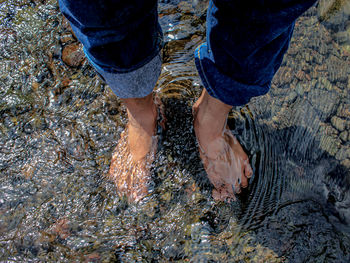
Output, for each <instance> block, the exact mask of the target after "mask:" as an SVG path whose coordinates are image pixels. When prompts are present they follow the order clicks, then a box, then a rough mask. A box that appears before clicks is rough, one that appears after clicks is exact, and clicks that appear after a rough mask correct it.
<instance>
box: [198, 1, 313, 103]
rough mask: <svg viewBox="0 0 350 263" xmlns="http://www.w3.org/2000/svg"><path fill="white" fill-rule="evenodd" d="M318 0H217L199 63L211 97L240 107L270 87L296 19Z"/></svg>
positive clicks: (208, 24) (210, 13) (201, 47)
mask: <svg viewBox="0 0 350 263" xmlns="http://www.w3.org/2000/svg"><path fill="white" fill-rule="evenodd" d="M315 2H316V0H250V1H230V0H213V1H211V2H210V5H209V8H208V14H207V42H206V43H204V44H202V45H201V46H199V47H198V48H197V49H196V51H195V62H196V66H197V70H198V72H199V75H200V77H201V79H202V82H203V85H204V87H205V88H206V90H207V91H208V93H209V94H210V95H211V96H213V97H215V98H217V99H219V100H220V101H222V102H224V103H226V104H229V105H232V106H239V105H243V104H246V103H247V102H249V100H250V99H251V98H252V97H255V96H259V95H263V94H265V93H267V92H268V91H269V89H270V84H271V80H272V78H273V76H274V74H275V73H276V71H277V70H278V68H279V66H280V64H281V62H282V59H283V55H284V53H285V52H286V51H287V49H288V46H289V42H290V39H291V36H292V33H293V28H294V22H295V20H296V18H298V16H300V15H301V14H302V13H303V12H304V11H306V10H307V9H308V8H309V7H311V6H312V5H313V4H314V3H315Z"/></svg>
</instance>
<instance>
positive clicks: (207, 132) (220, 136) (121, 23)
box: [59, 0, 316, 200]
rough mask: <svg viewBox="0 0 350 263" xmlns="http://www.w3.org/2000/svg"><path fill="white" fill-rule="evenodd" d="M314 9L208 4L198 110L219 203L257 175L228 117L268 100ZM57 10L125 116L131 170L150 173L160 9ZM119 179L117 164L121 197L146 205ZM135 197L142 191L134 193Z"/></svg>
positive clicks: (276, 2) (132, 182)
mask: <svg viewBox="0 0 350 263" xmlns="http://www.w3.org/2000/svg"><path fill="white" fill-rule="evenodd" d="M245 2H247V1H245ZM314 2H316V0H267V1H266V0H264V1H263V0H254V1H249V3H248V4H247V3H242V1H229V0H212V1H210V5H209V9H208V15H207V42H206V43H203V44H202V45H201V46H199V47H198V48H197V50H196V53H195V62H196V66H197V69H198V72H199V75H200V77H201V80H202V82H203V85H204V87H205V89H204V90H203V93H202V96H201V97H200V98H199V99H198V101H197V102H196V103H195V105H194V108H193V109H194V128H195V133H196V137H197V140H198V143H199V148H200V154H201V158H202V160H203V163H204V167H205V169H206V171H207V174H208V176H209V179H210V181H211V182H212V183H213V185H214V190H215V191H214V193H215V194H213V196H214V197H215V198H217V199H220V200H225V199H227V198H229V199H230V198H231V199H234V194H235V193H238V192H239V191H240V187H241V186H242V187H245V186H247V184H248V178H249V177H250V176H251V174H252V169H251V167H250V165H249V162H248V157H247V155H246V154H245V153H244V151H243V149H242V147H241V146H240V145H239V143H238V142H237V140H236V139H235V138H234V136H233V135H232V134H231V133H230V132H229V131H228V130H227V127H226V119H227V115H228V112H229V111H230V109H231V107H232V106H238V105H244V104H246V103H247V102H249V100H250V99H251V98H252V97H255V96H260V95H263V94H265V93H267V92H268V90H269V88H270V83H271V80H272V78H273V76H274V74H275V72H276V71H277V69H278V68H279V66H280V64H281V61H282V58H283V55H284V53H285V52H286V50H287V49H288V45H289V41H290V38H291V35H292V32H293V27H294V21H295V19H296V18H297V17H298V16H299V15H301V14H302V13H303V12H304V11H305V10H306V9H307V8H309V7H310V6H311V5H312V4H314ZM59 3H60V8H61V10H62V12H63V14H64V15H65V16H66V18H67V19H68V20H69V21H70V23H71V25H72V28H73V30H74V32H75V34H76V36H77V38H78V39H79V41H81V42H82V44H83V46H84V51H85V54H86V56H87V58H88V59H89V61H90V62H91V64H92V65H93V66H94V67H95V69H96V70H97V72H98V73H99V74H100V75H101V76H102V78H104V80H105V81H106V83H107V84H108V85H109V86H110V87H111V89H112V90H113V92H114V93H115V94H116V95H117V96H119V97H120V98H121V100H122V101H123V103H124V105H125V106H126V108H127V113H128V117H129V124H128V129H127V133H128V134H127V140H126V141H127V142H126V145H127V148H128V152H129V153H130V155H131V156H132V159H133V161H134V162H133V163H130V164H129V166H130V165H135V163H138V164H140V167H141V168H140V169H141V170H142V169H147V168H145V166H147V165H145V162H144V160H146V159H147V158H148V157H147V156H149V155H150V152H152V151H153V150H152V149H153V148H154V147H153V145H154V133H155V125H156V119H157V110H156V105H155V103H154V101H153V99H152V95H151V93H152V90H153V88H154V86H155V83H156V81H157V79H158V77H159V74H160V70H161V59H160V56H159V52H160V49H161V45H162V41H161V29H160V26H159V24H158V14H157V1H156V0H149V1H143V0H130V1H122V0H109V1H104V0H84V1H83V0H60V1H59ZM119 150H120V149H119ZM151 155H152V154H151ZM125 158H126V157H125ZM115 159H118V158H114V159H113V160H115ZM119 159H120V158H119ZM148 159H150V160H151V159H152V158H148ZM113 160H112V161H113ZM120 162H123V160H120ZM121 165H122V164H121ZM113 167H114V168H113ZM116 167H117V168H116ZM142 167H143V168H142ZM112 168H113V169H112ZM124 170H125V169H124ZM124 170H123V171H124ZM126 170H128V171H130V170H132V169H130V167H129V168H128V169H126ZM134 170H135V169H134ZM136 170H137V169H136ZM120 171H121V169H120V168H119V167H118V165H117V164H115V161H113V162H112V165H111V171H110V173H111V177H113V178H114V179H115V181H116V182H117V186H118V189H119V191H121V192H123V193H127V194H128V196H131V197H130V199H131V200H138V199H140V198H141V197H142V196H143V195H144V194H145V193H146V192H147V190H145V188H144V187H141V188H142V189H141V190H140V185H142V184H144V181H145V180H143V179H142V178H141V179H140V178H138V176H137V175H135V174H133V175H128V174H127V173H124V175H123V177H120V175H119V174H118V173H120ZM136 172H137V173H140V172H139V171H136ZM141 174H142V173H141ZM135 178H136V179H135ZM118 181H119V182H118ZM138 187H139V189H138ZM132 189H138V190H136V192H135V191H134V193H132V192H133V190H132ZM135 193H136V194H135Z"/></svg>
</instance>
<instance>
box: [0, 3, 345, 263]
mask: <svg viewBox="0 0 350 263" xmlns="http://www.w3.org/2000/svg"><path fill="white" fill-rule="evenodd" d="M329 3H332V4H329ZM159 13H160V23H161V25H162V27H163V31H164V41H165V47H164V49H163V51H162V52H163V61H164V63H163V69H162V74H161V76H160V79H159V81H158V83H157V86H156V92H157V93H158V95H159V97H160V98H161V99H162V101H163V103H164V105H165V108H166V118H167V126H168V127H167V130H166V131H164V132H163V134H162V137H161V140H160V141H159V149H158V152H157V156H156V161H155V162H154V166H153V168H152V178H153V181H154V184H153V187H152V191H151V193H150V194H149V195H148V196H147V198H146V199H145V200H144V201H143V202H141V203H139V204H128V203H127V202H126V200H125V199H123V198H119V197H118V195H117V193H116V190H115V186H114V185H113V184H112V183H111V182H109V181H108V180H106V179H105V177H104V176H105V175H106V174H107V172H108V169H109V165H110V159H111V155H112V151H113V149H114V147H115V145H116V144H117V141H118V139H119V137H120V134H121V132H122V131H123V129H124V127H125V124H126V119H125V109H124V108H123V107H122V106H121V105H120V101H119V100H118V98H117V97H115V96H114V95H113V94H112V92H111V91H110V89H109V88H108V87H107V86H106V85H105V84H104V83H103V82H102V81H101V80H100V79H99V77H98V76H97V75H96V74H95V72H94V70H93V69H92V67H91V66H90V65H89V64H88V62H87V61H86V59H85V58H84V56H83V53H82V49H81V46H80V44H79V43H78V42H77V40H76V39H75V37H74V35H73V34H72V32H71V29H70V27H69V25H68V23H67V21H66V20H65V19H63V17H62V15H61V14H60V12H59V9H58V5H57V3H56V1H54V0H0V21H1V23H0V120H1V122H0V172H1V173H0V188H1V189H0V261H1V262H350V92H349V91H350V77H349V75H350V22H349V17H350V1H347V0H335V1H320V3H319V5H318V6H316V7H313V8H312V9H310V10H309V11H307V13H305V14H304V15H303V16H302V17H300V18H299V19H298V21H297V23H296V27H295V32H294V37H293V39H292V42H291V46H290V49H289V51H288V53H287V54H286V56H285V58H284V61H283V64H282V66H281V68H280V70H279V71H278V73H277V74H276V76H275V78H274V80H273V85H272V88H271V91H270V92H269V93H268V94H267V95H265V96H262V97H258V98H255V99H253V100H252V101H251V102H250V103H249V104H248V105H246V106H244V107H239V108H234V109H233V111H232V113H231V114H230V119H229V126H230V128H231V129H232V132H233V133H234V134H235V135H236V137H237V138H238V139H239V141H240V142H241V144H242V145H243V146H244V148H245V149H246V150H247V152H248V154H249V157H250V161H251V163H252V166H253V169H254V176H253V178H252V179H250V184H249V187H248V189H247V190H246V191H244V193H242V194H241V195H240V196H239V197H238V199H237V201H236V202H233V203H224V202H216V201H214V200H213V199H212V197H211V190H212V186H211V185H210V183H209V181H208V179H207V177H206V175H205V171H204V169H203V166H202V164H201V161H200V159H199V154H198V151H197V146H196V141H195V137H194V132H193V129H192V115H191V106H192V104H193V102H194V101H195V99H196V98H197V97H198V95H199V94H200V92H201V89H202V86H201V83H200V80H199V77H198V74H197V72H196V70H195V66H194V61H193V52H194V49H195V48H196V47H197V46H198V44H200V43H202V42H203V41H204V40H205V16H206V2H205V1H194V2H192V1H178V0H169V1H166V0H161V1H160V4H159Z"/></svg>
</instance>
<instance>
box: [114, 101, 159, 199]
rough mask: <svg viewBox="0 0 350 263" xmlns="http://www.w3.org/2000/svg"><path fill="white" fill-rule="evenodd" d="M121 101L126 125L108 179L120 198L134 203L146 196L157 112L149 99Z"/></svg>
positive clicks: (154, 142)
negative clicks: (126, 119) (124, 196)
mask: <svg viewBox="0 0 350 263" xmlns="http://www.w3.org/2000/svg"><path fill="white" fill-rule="evenodd" d="M130 100H131V101H130ZM135 100H136V102H135ZM137 100H139V101H137ZM123 101H124V103H125V105H126V107H127V113H128V117H129V122H128V124H127V128H126V129H125V130H124V131H123V133H122V134H121V137H120V140H119V141H118V144H117V146H116V148H115V150H114V152H113V155H112V160H111V165H110V169H109V178H110V179H111V180H113V181H114V183H115V185H116V187H117V190H118V193H119V194H120V195H126V196H127V198H128V200H129V202H134V201H135V202H137V201H139V200H141V199H142V198H143V197H144V196H145V195H147V193H148V187H147V185H148V182H149V180H150V177H151V176H150V166H151V164H152V162H153V161H154V157H155V154H156V150H157V137H156V136H155V132H156V122H157V108H156V105H155V104H154V102H153V98H152V96H151V97H149V96H147V97H146V98H143V99H127V100H125V99H124V100H123Z"/></svg>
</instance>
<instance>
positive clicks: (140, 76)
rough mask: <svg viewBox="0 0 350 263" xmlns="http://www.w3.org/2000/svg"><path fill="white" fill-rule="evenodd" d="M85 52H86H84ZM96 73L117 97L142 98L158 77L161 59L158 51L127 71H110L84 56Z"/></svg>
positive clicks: (149, 91) (147, 93)
mask: <svg viewBox="0 0 350 263" xmlns="http://www.w3.org/2000/svg"><path fill="white" fill-rule="evenodd" d="M85 54H86V53H85ZM86 57H87V58H88V60H89V62H90V63H91V65H92V66H93V67H94V68H95V69H96V71H97V73H98V74H99V75H100V76H101V77H102V79H103V80H104V81H105V82H106V83H107V84H108V86H109V87H110V88H111V90H112V91H113V92H114V94H115V95H117V96H118V97H119V98H122V99H128V98H142V97H146V96H147V95H149V94H150V93H151V92H152V91H153V89H154V87H155V85H156V83H157V80H158V78H159V75H160V73H161V69H162V59H161V56H160V54H159V53H158V54H157V55H156V56H155V57H154V58H153V59H151V61H150V62H148V63H147V64H145V65H143V66H142V67H141V68H138V69H136V70H134V71H131V72H127V73H111V72H108V71H106V70H104V69H103V68H102V67H100V66H99V65H97V64H96V63H94V62H93V61H92V60H91V59H90V58H89V57H88V56H86Z"/></svg>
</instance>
